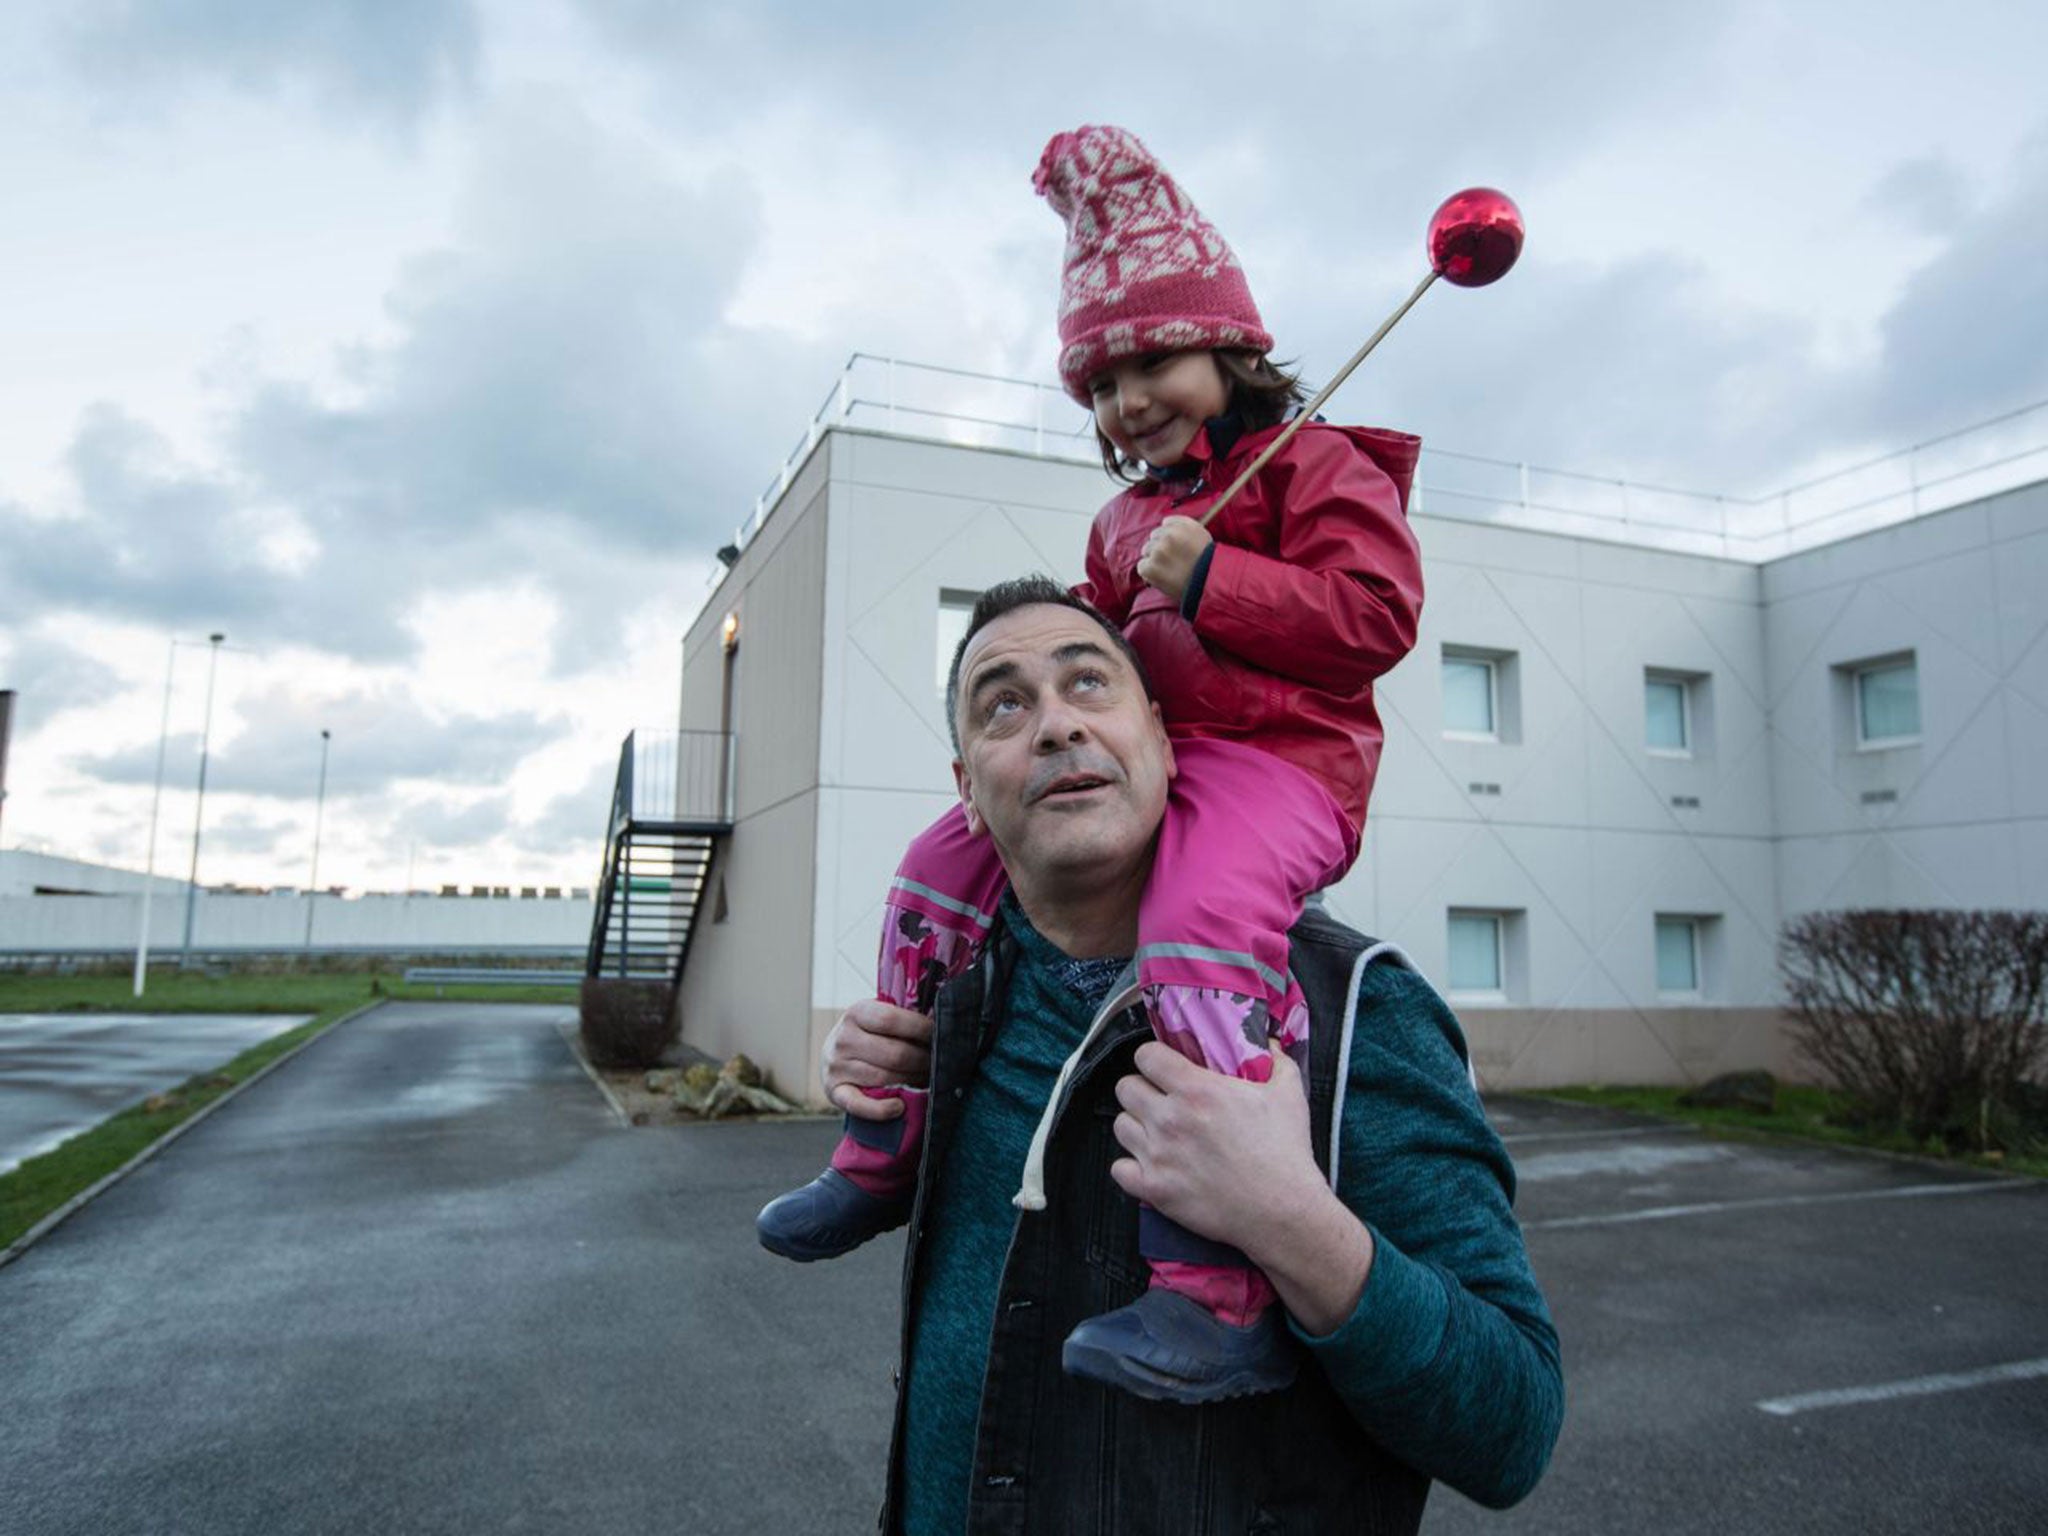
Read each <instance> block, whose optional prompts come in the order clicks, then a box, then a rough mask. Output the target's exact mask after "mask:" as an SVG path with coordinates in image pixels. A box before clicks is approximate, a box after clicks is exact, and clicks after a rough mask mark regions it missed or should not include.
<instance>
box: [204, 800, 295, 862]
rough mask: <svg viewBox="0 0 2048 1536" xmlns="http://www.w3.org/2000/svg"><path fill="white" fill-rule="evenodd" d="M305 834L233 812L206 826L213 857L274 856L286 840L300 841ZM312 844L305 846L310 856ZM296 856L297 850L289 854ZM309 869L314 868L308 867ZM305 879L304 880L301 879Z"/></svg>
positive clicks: (208, 846)
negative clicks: (233, 854) (218, 854)
mask: <svg viewBox="0 0 2048 1536" xmlns="http://www.w3.org/2000/svg"><path fill="white" fill-rule="evenodd" d="M305 836H306V834H305V833H304V832H303V831H301V830H300V829H299V828H297V827H295V826H292V825H290V824H289V823H286V822H278V821H266V820H264V819H263V818H262V817H259V816H251V815H249V814H247V813H246V812H242V811H230V812H228V813H227V814H226V815H224V816H221V817H220V818H219V819H217V820H209V821H208V823H207V826H206V837H205V844H204V846H205V848H206V850H207V851H208V852H210V853H240V854H252V855H260V856H265V857H268V856H271V855H275V854H277V853H278V852H279V850H280V849H281V848H284V847H285V845H286V841H287V839H292V840H297V839H301V838H304V837H305ZM311 849H312V844H311V843H310V842H308V843H307V844H306V850H307V855H308V857H309V858H310V856H311ZM288 851H289V852H291V853H292V854H293V855H295V856H296V855H297V853H298V852H299V850H298V849H296V848H292V849H289V850H288ZM307 867H308V868H309V869H310V868H311V865H310V864H309V865H308V866H307ZM302 878H303V877H302Z"/></svg>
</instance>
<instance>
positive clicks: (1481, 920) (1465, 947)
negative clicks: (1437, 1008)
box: [1449, 912, 1506, 995]
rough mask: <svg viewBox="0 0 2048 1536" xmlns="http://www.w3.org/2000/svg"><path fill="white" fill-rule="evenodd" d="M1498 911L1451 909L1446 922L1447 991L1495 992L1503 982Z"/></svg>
mask: <svg viewBox="0 0 2048 1536" xmlns="http://www.w3.org/2000/svg"><path fill="white" fill-rule="evenodd" d="M1500 930H1501V919H1500V914H1499V913H1498V912H1453V913H1451V921H1450V935H1449V937H1450V990H1451V991H1453V992H1484V993H1492V994H1496V995H1497V994H1499V993H1502V992H1504V991H1506V987H1505V986H1504V985H1503V976H1502V971H1503V967H1502V965H1501V942H1500V937H1501V935H1500Z"/></svg>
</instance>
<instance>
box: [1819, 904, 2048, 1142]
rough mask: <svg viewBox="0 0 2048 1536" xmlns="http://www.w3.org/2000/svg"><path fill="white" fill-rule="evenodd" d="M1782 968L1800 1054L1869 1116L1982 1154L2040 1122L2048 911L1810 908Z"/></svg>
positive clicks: (2046, 1037) (2047, 1030)
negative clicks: (2035, 1118)
mask: <svg viewBox="0 0 2048 1536" xmlns="http://www.w3.org/2000/svg"><path fill="white" fill-rule="evenodd" d="M1778 963H1779V967H1780V969H1781V971H1782V972H1783V974H1784V977H1785V990H1786V993H1787V996H1788V998H1789V1000H1790V1002H1791V1006H1792V1013H1793V1038H1794V1040H1795V1042H1796V1044H1797V1045H1798V1048H1799V1050H1800V1051H1801V1052H1802V1054H1804V1055H1805V1057H1806V1058H1807V1059H1808V1060H1809V1061H1811V1062H1812V1063H1813V1064H1814V1065H1815V1066H1816V1067H1818V1068H1819V1069H1820V1070H1821V1071H1822V1072H1823V1073H1825V1074H1826V1075H1827V1077H1828V1078H1829V1079H1830V1080H1832V1081H1833V1083H1834V1084H1835V1085H1836V1086H1837V1087H1839V1088H1841V1089H1842V1090H1843V1091H1844V1092H1846V1093H1847V1094H1849V1095H1850V1096H1851V1097H1852V1098H1853V1099H1855V1100H1856V1101H1857V1102H1858V1103H1859V1104H1860V1105H1861V1106H1862V1107H1863V1109H1864V1110H1865V1111H1866V1112H1867V1113H1868V1114H1869V1115H1870V1116H1871V1117H1872V1119H1874V1120H1876V1121H1879V1122H1882V1123H1888V1124H1891V1125H1895V1126H1897V1127H1899V1128H1900V1129H1903V1130H1905V1131H1907V1132H1908V1133H1909V1134H1911V1135H1912V1136H1914V1137H1915V1138H1919V1139H1926V1138H1929V1137H1940V1138H1943V1139H1945V1140H1950V1141H1958V1142H1961V1143H1964V1144H1974V1145H1976V1146H1978V1147H1979V1149H1980V1150H1991V1147H1992V1144H1993V1143H1994V1142H1997V1141H2002V1140H2004V1139H2007V1138H2009V1137H2010V1136H2011V1135H2012V1134H2013V1131H2012V1128H2013V1127H2015V1126H2024V1125H2026V1124H2027V1123H2028V1122H2029V1121H2030V1120H2031V1119H2032V1114H2031V1109H2032V1106H2034V1105H2035V1104H2037V1103H2038V1101H2039V1097H2040V1096H2039V1093H2038V1090H2037V1088H2035V1087H2034V1086H2032V1085H2038V1084H2039V1083H2040V1082H2041V1081H2042V1080H2043V1079H2044V1077H2048V913H2041V912H1813V913H1808V914H1807V915H1806V916H1804V917H1800V918H1796V919H1794V920H1793V921H1792V922H1791V923H1788V924H1787V925H1786V927H1785V931H1784V934H1783V936H1782V937H1781V938H1780V940H1779V943H1778ZM1995 1128H2002V1134H1998V1133H1995Z"/></svg>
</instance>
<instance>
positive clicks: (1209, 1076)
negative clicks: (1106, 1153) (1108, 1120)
mask: <svg viewBox="0 0 2048 1536" xmlns="http://www.w3.org/2000/svg"><path fill="white" fill-rule="evenodd" d="M1272 1060H1273V1076H1272V1078H1271V1079H1270V1080H1269V1081H1267V1082H1264V1083H1252V1082H1246V1081H1244V1080H1243V1079H1241V1078H1235V1077H1228V1076H1226V1075H1224V1074H1223V1073H1221V1072H1212V1071H1210V1070H1209V1069H1208V1068H1207V1067H1203V1066H1198V1065H1196V1064H1195V1063H1194V1062H1192V1061H1189V1060H1188V1059H1187V1058H1186V1057H1185V1056H1183V1055H1181V1054H1180V1053H1179V1052H1178V1051H1176V1050H1174V1049H1173V1048H1172V1047H1171V1046H1166V1045H1161V1044H1160V1043H1159V1042H1158V1041H1156V1040H1154V1041H1148V1042H1146V1043H1145V1044H1144V1045H1141V1046H1139V1047H1138V1054H1137V1057H1136V1060H1135V1062H1134V1065H1135V1066H1136V1068H1137V1070H1136V1071H1135V1072H1133V1073H1132V1074H1131V1075H1130V1076H1128V1077H1126V1078H1124V1079H1123V1080H1122V1081H1120V1082H1119V1083H1118V1084H1117V1085H1116V1098H1117V1102H1118V1103H1119V1104H1121V1105H1122V1106H1123V1113H1122V1114H1120V1115H1118V1116H1117V1118H1116V1139H1117V1141H1118V1142H1119V1143H1121V1144H1122V1146H1123V1148H1124V1150H1125V1151H1126V1152H1127V1153H1129V1154H1130V1155H1129V1156H1127V1157H1122V1158H1119V1159H1117V1161H1116V1162H1114V1163H1112V1164H1111V1165H1110V1170H1109V1172H1110V1177H1111V1178H1113V1179H1115V1180H1116V1182H1117V1184H1118V1186H1119V1187H1120V1188H1122V1189H1123V1190H1124V1192H1125V1193H1126V1194H1129V1195H1131V1196H1133V1197H1135V1198H1136V1199H1139V1200H1142V1201H1144V1202H1145V1203H1146V1204H1147V1205H1150V1206H1151V1207H1152V1208H1153V1209H1155V1210H1157V1211H1158V1212H1160V1214H1162V1215H1164V1216H1168V1217H1171V1218H1172V1219H1173V1220H1175V1221H1177V1222H1179V1223H1180V1224H1181V1225H1182V1226H1184V1227H1186V1228H1188V1229H1189V1230H1190V1231H1192V1232H1199V1233H1200V1234H1201V1235H1202V1236H1204V1237H1207V1238H1211V1239H1213V1240H1215V1241H1216V1242H1219V1243H1229V1244H1231V1245H1232V1246H1233V1247H1236V1248H1239V1249H1242V1250H1243V1251H1244V1253H1245V1255H1246V1256H1247V1257H1248V1258H1250V1259H1251V1261H1252V1262H1253V1263H1254V1264H1256V1265H1258V1266H1259V1268H1261V1269H1263V1270H1264V1271H1265V1272H1266V1277H1267V1278H1268V1279H1269V1280H1271V1281H1272V1282H1273V1284H1274V1286H1275V1287H1276V1288H1277V1289H1278V1290H1279V1292H1280V1299H1281V1300H1282V1301H1283V1302H1284V1303H1285V1304H1286V1306H1287V1310H1288V1311H1290V1312H1292V1313H1293V1314H1294V1316H1295V1319H1296V1320H1297V1321H1298V1322H1299V1323H1300V1324H1301V1326H1302V1327H1303V1328H1305V1329H1306V1330H1308V1332H1310V1333H1312V1334H1326V1333H1331V1332H1334V1331H1335V1330H1336V1329H1337V1327H1338V1326H1339V1325H1341V1324H1342V1323H1343V1322H1344V1321H1345V1319H1347V1318H1348V1317H1350V1315H1351V1313H1352V1312H1353V1310H1355V1309H1356V1307H1357V1305H1358V1298H1359V1295H1360V1293H1361V1292H1362V1291H1363V1290H1364V1289H1365V1277H1366V1274H1367V1272H1368V1271H1369V1270H1370V1269H1371V1268H1372V1234H1371V1233H1370V1232H1368V1231H1367V1230H1366V1228H1365V1224H1364V1223H1363V1222H1361V1221H1360V1220H1359V1219H1358V1218H1357V1217H1356V1216H1355V1215H1353V1214H1352V1212H1351V1211H1350V1209H1349V1208H1348V1207H1346V1206H1345V1205H1344V1204H1343V1202H1341V1201H1340V1200H1338V1198H1337V1197H1336V1195H1335V1194H1333V1193H1332V1192H1331V1190H1330V1186H1329V1185H1328V1184H1327V1183H1326V1182H1324V1179H1323V1175H1322V1170H1321V1169H1319V1168H1318V1167H1317V1166H1316V1161H1315V1154H1314V1152H1313V1151H1312V1150H1311V1149H1310V1146H1309V1119H1308V1095H1307V1093H1306V1092H1305V1091H1304V1088H1303V1084H1302V1081H1301V1073H1300V1072H1299V1071H1298V1070H1297V1069H1296V1068H1295V1065H1294V1063H1293V1062H1292V1061H1290V1060H1289V1059H1288V1057H1287V1055H1286V1053H1284V1052H1283V1051H1281V1050H1280V1049H1279V1048H1278V1047H1275V1048H1273V1051H1272Z"/></svg>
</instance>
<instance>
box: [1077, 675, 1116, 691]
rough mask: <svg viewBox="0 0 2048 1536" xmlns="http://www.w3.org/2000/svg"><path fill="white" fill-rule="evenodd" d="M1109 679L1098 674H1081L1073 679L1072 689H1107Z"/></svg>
mask: <svg viewBox="0 0 2048 1536" xmlns="http://www.w3.org/2000/svg"><path fill="white" fill-rule="evenodd" d="M1108 686H1109V679H1108V678H1106V677H1104V676H1103V675H1102V674H1101V673H1100V672H1083V673H1081V674H1079V675H1078V676H1077V677H1075V679H1074V687H1075V689H1076V690H1080V689H1095V688H1107V687H1108Z"/></svg>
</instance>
